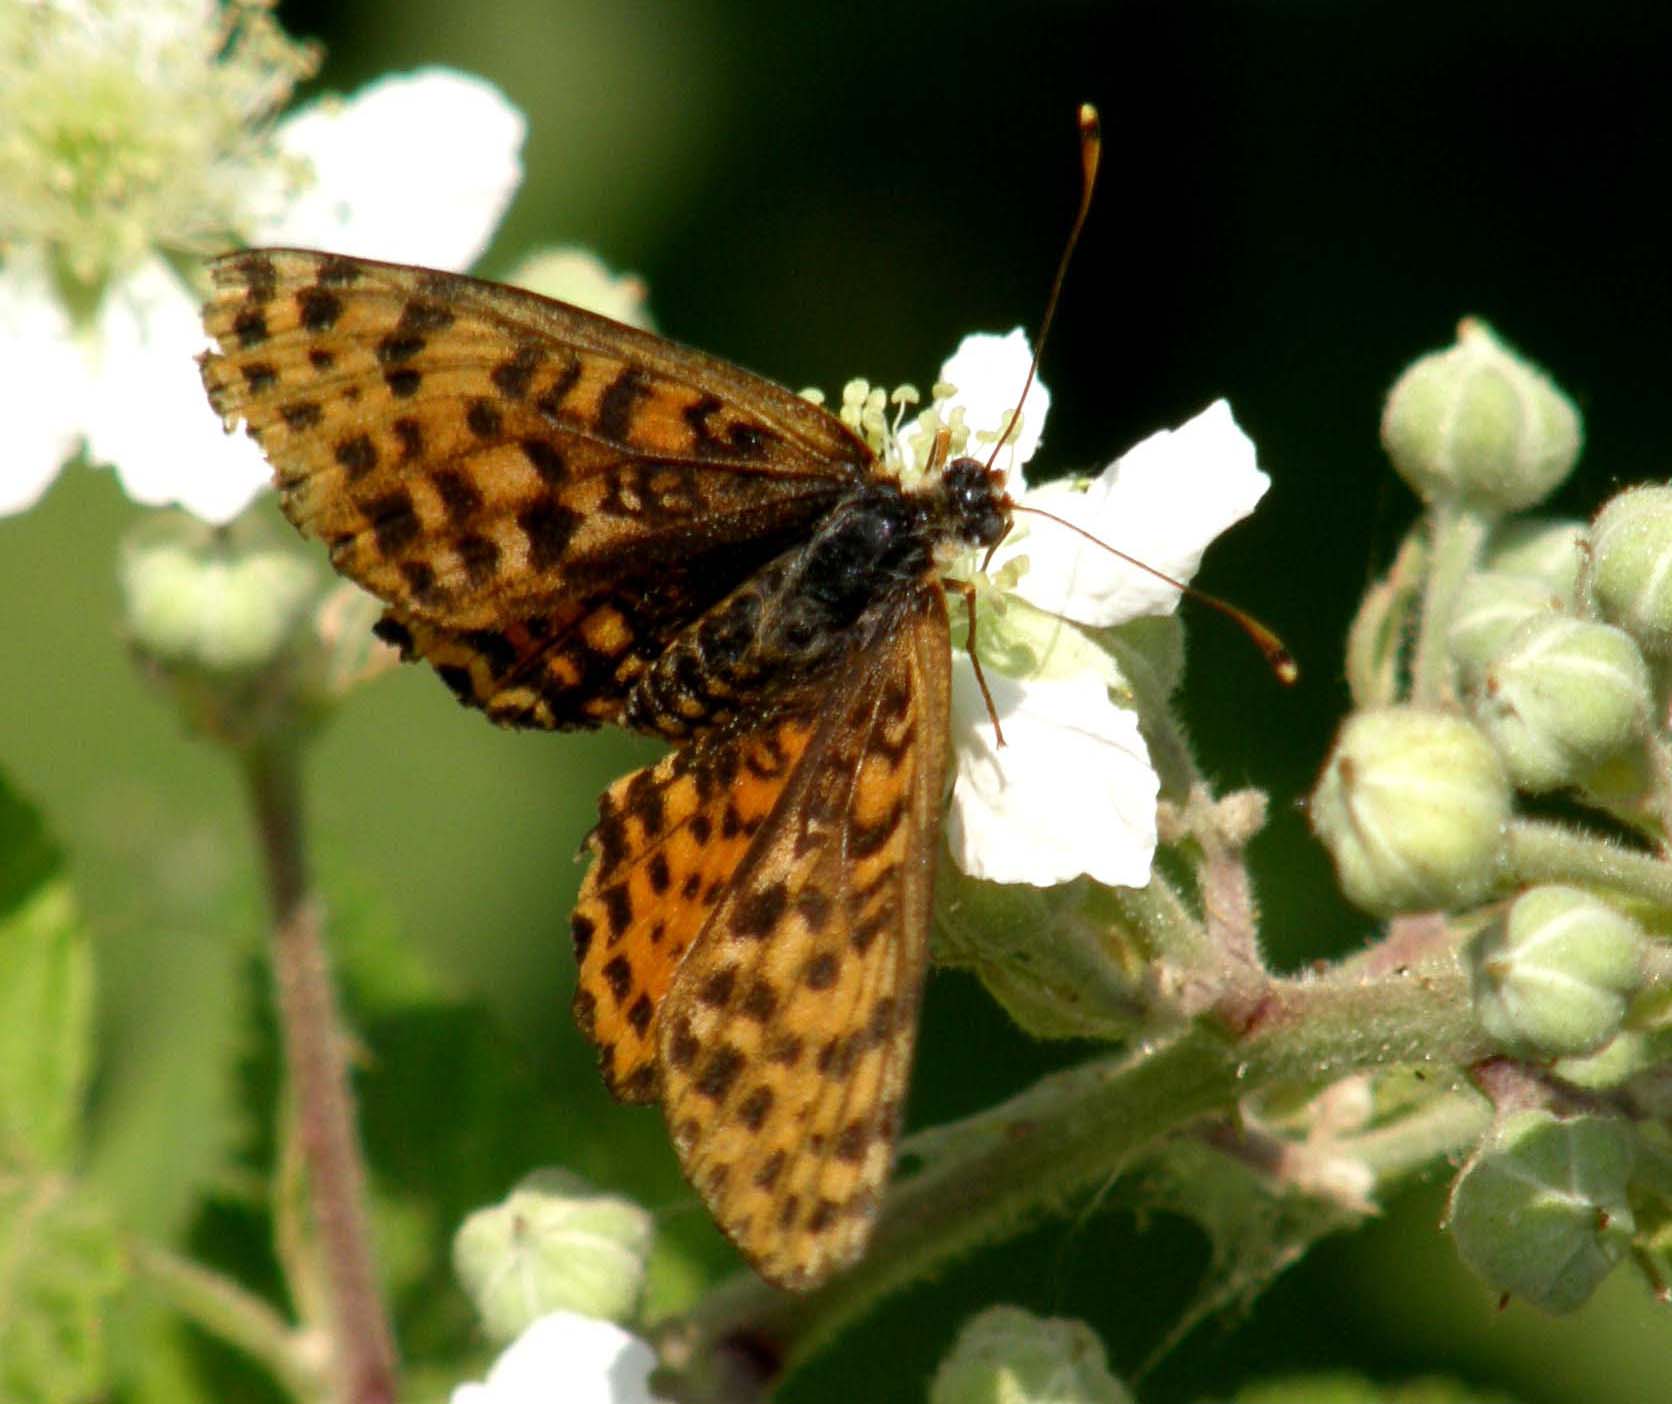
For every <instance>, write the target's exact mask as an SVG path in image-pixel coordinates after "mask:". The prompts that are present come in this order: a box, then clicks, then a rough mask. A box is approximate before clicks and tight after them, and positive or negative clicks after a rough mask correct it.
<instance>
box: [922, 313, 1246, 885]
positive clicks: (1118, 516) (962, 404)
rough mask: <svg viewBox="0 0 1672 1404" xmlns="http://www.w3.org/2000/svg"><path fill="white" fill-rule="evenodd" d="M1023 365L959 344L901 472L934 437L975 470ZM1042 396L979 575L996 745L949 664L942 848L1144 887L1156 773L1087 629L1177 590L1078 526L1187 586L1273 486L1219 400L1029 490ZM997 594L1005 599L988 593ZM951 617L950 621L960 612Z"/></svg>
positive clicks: (991, 861)
mask: <svg viewBox="0 0 1672 1404" xmlns="http://www.w3.org/2000/svg"><path fill="white" fill-rule="evenodd" d="M1030 359H1031V352H1030V351H1029V348H1028V344H1027V338H1026V337H1025V336H1024V335H1023V334H1022V333H1021V332H1020V331H1016V332H1012V333H1011V334H1010V335H1009V336H1007V337H997V336H990V335H983V336H972V337H968V338H966V339H965V341H964V343H963V344H962V345H961V346H960V347H959V349H958V352H957V354H956V355H954V356H953V358H952V359H951V360H949V361H948V362H947V363H946V364H945V366H943V367H942V371H941V379H942V380H943V381H944V382H948V383H949V384H950V385H951V386H952V387H954V393H952V394H950V395H947V394H937V397H936V400H935V403H934V405H933V406H932V408H931V409H930V410H929V411H928V412H927V413H925V414H924V415H923V416H920V417H919V419H918V420H915V421H913V422H912V423H911V424H909V425H905V426H902V427H901V429H900V430H899V431H898V434H897V435H895V436H894V437H895V440H896V450H895V451H896V452H897V454H898V455H899V457H900V459H901V460H902V463H901V467H902V471H903V472H905V473H906V475H907V476H908V477H909V476H910V474H911V473H912V472H914V471H918V470H920V467H921V464H922V462H923V458H924V456H925V455H926V454H927V452H928V445H929V444H930V443H931V442H932V440H933V437H934V432H935V430H936V429H938V428H941V427H943V426H944V427H949V428H953V429H955V430H956V429H958V428H960V427H961V428H963V429H966V430H968V436H967V439H966V440H964V441H963V442H960V441H959V438H955V439H954V442H953V451H954V452H955V453H957V452H963V453H968V454H970V455H971V456H974V457H980V458H982V459H985V458H986V457H987V456H988V455H990V454H991V452H992V447H991V446H992V445H993V444H994V443H996V442H997V439H998V435H999V433H1000V432H1001V431H1002V430H1003V429H1004V427H1005V426H1006V425H1007V424H1008V421H1009V418H1010V413H1011V411H1012V409H1013V408H1014V405H1015V400H1016V395H1017V393H1018V392H1019V390H1020V388H1021V385H1022V382H1023V380H1024V378H1025V377H1026V375H1027V370H1028V364H1029V361H1030ZM1048 404H1049V396H1048V395H1047V394H1046V393H1045V390H1044V387H1043V386H1041V385H1038V384H1037V383H1036V384H1035V385H1034V387H1033V389H1032V390H1031V391H1030V392H1029V394H1028V400H1027V404H1026V407H1025V410H1024V416H1023V422H1022V424H1021V425H1020V426H1019V428H1018V429H1017V430H1016V431H1015V433H1014V436H1013V437H1012V438H1011V439H1010V440H1009V441H1008V442H1007V443H1006V446H1005V448H1004V449H1003V450H1001V452H1000V455H999V458H998V460H997V462H998V466H999V467H1002V468H1005V469H1006V470H1007V473H1008V475H1009V477H1008V483H1009V488H1010V491H1011V494H1012V496H1013V498H1014V499H1015V503H1016V506H1017V509H1018V510H1017V513H1016V521H1015V527H1014V529H1013V530H1012V531H1011V533H1010V535H1009V536H1008V537H1007V538H1006V539H1005V540H1004V542H1003V543H1001V545H1000V546H999V549H998V550H997V551H996V552H995V553H994V557H993V560H992V561H991V562H990V563H989V564H988V565H987V567H986V571H985V574H984V575H980V572H981V567H982V562H981V561H980V560H979V559H977V558H974V557H971V558H970V559H969V560H968V561H966V562H965V563H963V564H962V565H961V566H960V567H958V568H955V570H954V572H953V573H954V574H955V575H957V576H959V577H961V578H969V577H978V585H981V586H982V587H984V588H982V589H981V591H980V594H979V595H978V601H977V605H976V649H977V652H978V654H979V656H980V658H981V662H982V668H983V672H984V673H985V675H986V679H987V684H988V688H989V690H990V692H991V694H992V703H993V710H994V712H996V713H997V716H998V721H999V727H1000V729H1001V730H1002V733H1003V737H1004V745H1002V746H1000V745H999V744H998V736H997V734H996V733H995V731H994V728H993V721H992V717H991V716H990V715H989V713H988V710H987V703H986V700H985V699H984V698H983V697H982V695H981V691H980V688H979V685H978V684H977V682H976V677H975V669H974V667H973V665H972V664H971V661H970V657H969V655H968V653H966V652H963V651H960V652H959V653H957V654H956V655H955V657H954V662H953V678H952V686H953V693H952V739H953V746H954V752H955V757H956V759H955V777H954V782H953V789H952V804H951V812H950V815H949V817H948V823H947V841H948V844H949V845H950V847H951V849H952V856H953V858H954V860H955V861H956V862H957V864H958V866H959V867H960V868H962V869H963V870H964V871H965V872H966V873H969V874H970V875H971V876H973V877H979V878H987V879H989V880H991V881H994V882H1016V883H1030V884H1032V885H1034V886H1039V887H1045V886H1052V885H1054V884H1056V883H1061V882H1067V881H1069V880H1070V879H1072V878H1074V877H1077V876H1079V875H1081V874H1086V875H1088V876H1090V877H1092V878H1095V879H1096V880H1097V881H1099V882H1102V883H1105V884H1108V885H1111V886H1125V887H1138V886H1142V885H1143V884H1144V883H1146V882H1147V881H1148V880H1149V871H1150V864H1151V862H1152V860H1153V858H1154V855H1155V842H1156V831H1155V801H1156V795H1157V794H1158V792H1159V789H1160V780H1159V778H1158V777H1157V775H1156V772H1155V768H1154V766H1153V765H1151V763H1150V759H1149V751H1148V748H1147V747H1146V746H1145V744H1144V741H1143V738H1142V737H1141V736H1140V734H1139V730H1138V715H1137V713H1136V711H1135V710H1133V708H1132V707H1131V706H1130V705H1129V699H1128V697H1127V689H1126V683H1125V680H1124V679H1123V678H1122V676H1121V674H1120V670H1119V668H1118V667H1117V666H1116V664H1115V662H1114V660H1113V658H1112V657H1111V656H1110V655H1109V654H1108V653H1107V652H1106V651H1105V650H1104V649H1103V648H1102V647H1101V646H1099V644H1098V643H1097V642H1096V641H1095V640H1094V639H1093V638H1091V637H1090V636H1088V635H1087V634H1086V633H1085V632H1084V628H1082V627H1081V626H1084V627H1085V628H1091V629H1108V628H1112V627H1114V626H1115V625H1118V624H1123V623H1126V622H1128V621H1130V620H1132V619H1136V618H1138V617H1140V616H1142V615H1146V614H1165V613H1170V612H1171V611H1172V610H1173V609H1174V608H1176V606H1177V604H1178V595H1179V592H1178V591H1177V590H1175V589H1174V588H1173V587H1172V586H1170V585H1168V584H1166V583H1165V582H1163V581H1160V580H1157V579H1156V578H1155V577H1154V576H1153V575H1150V574H1148V573H1146V572H1145V571H1143V570H1141V569H1139V568H1137V567H1135V566H1132V565H1129V564H1127V563H1126V562H1123V561H1121V560H1120V559H1119V558H1118V557H1116V556H1113V555H1111V554H1110V553H1109V552H1108V551H1105V550H1102V549H1100V548H1099V547H1098V546H1096V545H1094V544H1093V543H1091V542H1089V541H1087V540H1086V539H1085V538H1084V537H1082V536H1080V535H1079V534H1077V533H1076V532H1074V531H1071V530H1069V529H1067V528H1064V527H1062V526H1059V525H1058V524H1057V523H1055V522H1052V521H1049V520H1047V519H1045V518H1043V517H1037V516H1031V515H1029V512H1028V510H1027V509H1029V508H1038V509H1043V510H1045V511H1048V512H1051V513H1053V514H1055V515H1056V516H1059V517H1062V518H1064V519H1066V520H1068V521H1070V522H1072V523H1073V524H1074V525H1075V526H1077V527H1079V528H1081V529H1082V530H1084V531H1086V532H1089V533H1090V534H1091V535H1092V536H1094V537H1096V538H1097V539H1098V540H1100V541H1103V542H1106V543H1108V544H1109V545H1111V546H1114V547H1116V548H1118V549H1120V550H1122V551H1125V552H1126V553H1128V554H1129V555H1131V556H1133V557H1135V558H1137V559H1138V560H1141V561H1143V562H1145V563H1146V564H1148V565H1151V566H1153V567H1155V569H1157V570H1160V571H1163V572H1165V573H1166V574H1167V575H1170V576H1172V577H1173V578H1174V579H1176V580H1180V581H1188V580H1189V579H1190V577H1191V576H1192V575H1193V574H1194V573H1195V571H1196V568H1197V566H1198V565H1199V564H1200V563H1201V558H1202V552H1203V551H1204V550H1205V549H1206V547H1207V545H1208V543H1209V542H1210V541H1212V540H1213V538H1214V537H1215V536H1217V535H1218V534H1219V533H1220V532H1221V531H1223V530H1224V529H1225V528H1226V527H1228V526H1230V525H1231V524H1232V523H1233V522H1236V521H1238V520H1240V519H1241V518H1243V517H1245V516H1247V515H1248V513H1249V512H1251V511H1252V510H1253V509H1254V505H1255V503H1257V502H1258V501H1259V499H1260V497H1261V495H1262V494H1263V493H1264V492H1265V490H1266V488H1267V487H1268V486H1269V481H1270V480H1269V479H1268V478H1267V477H1266V475H1265V474H1264V473H1262V472H1260V471H1259V469H1258V468H1257V467H1256V465H1255V461H1254V446H1253V444H1252V443H1250V442H1249V440H1248V438H1247V437H1246V436H1245V435H1244V434H1243V433H1242V431H1241V430H1240V429H1238V428H1237V426H1236V423H1235V421H1234V420H1233V419H1232V418H1231V411H1230V407H1229V406H1228V405H1226V404H1225V403H1224V401H1219V402H1217V403H1216V404H1213V405H1211V406H1210V407H1209V408H1208V409H1206V410H1204V411H1203V412H1202V413H1201V414H1199V415H1197V416H1196V418H1194V419H1192V420H1190V421H1189V422H1188V423H1186V424H1184V425H1183V426H1181V427H1180V428H1178V429H1175V430H1163V431H1161V432H1160V433H1157V434H1154V435H1152V436H1151V437H1150V438H1148V439H1146V440H1144V442H1142V443H1141V444H1139V445H1137V447H1135V448H1133V449H1131V450H1130V451H1129V452H1127V453H1126V454H1124V455H1122V457H1120V458H1119V459H1117V460H1116V461H1115V462H1114V463H1112V464H1110V465H1109V467H1108V468H1106V469H1105V470H1104V471H1103V473H1102V474H1100V475H1099V476H1098V477H1097V478H1095V479H1093V480H1092V481H1090V482H1089V483H1088V482H1084V481H1080V482H1055V483H1048V484H1046V485H1044V486H1042V487H1038V488H1032V487H1029V486H1028V485H1027V481H1026V477H1025V474H1024V465H1025V464H1026V462H1027V461H1028V459H1029V458H1030V457H1031V456H1032V455H1033V453H1034V452H1035V450H1036V449H1037V448H1038V446H1039V442H1040V438H1041V434H1042V430H1043V427H1044V426H1043V419H1044V411H1045V409H1046V407H1047V406H1048ZM994 586H997V587H999V588H998V589H995V588H993V587H994ZM953 609H954V614H955V616H956V613H957V611H958V605H957V603H956V602H955V603H954V606H953Z"/></svg>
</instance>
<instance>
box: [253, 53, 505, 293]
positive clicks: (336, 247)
mask: <svg viewBox="0 0 1672 1404" xmlns="http://www.w3.org/2000/svg"><path fill="white" fill-rule="evenodd" d="M525 131H526V123H525V122H524V120H523V117H522V114H521V113H519V112H518V111H517V110H516V109H515V108H514V107H512V106H511V105H510V104H509V103H508V102H506V101H505V99H504V98H503V97H502V96H501V95H500V93H499V90H498V89H497V88H495V87H494V86H493V85H492V84H491V83H487V82H484V81H483V80H481V79H479V78H472V77H470V76H468V75H466V74H463V73H454V72H452V71H450V70H447V69H441V68H430V69H424V70H422V71H420V72H417V73H411V74H402V75H399V76H396V77H391V78H384V79H381V80H380V81H378V82H376V83H372V84H370V85H368V86H367V87H365V88H363V89H361V90H360V92H359V93H357V94H356V95H355V96H354V97H353V98H351V99H349V100H347V101H342V100H338V99H326V100H323V101H320V102H316V103H313V104H311V105H310V106H308V107H304V108H301V109H299V110H298V111H297V112H296V113H295V114H294V115H293V116H291V117H288V118H286V119H285V120H284V121H283V122H281V123H280V124H279V128H278V133H277V135H278V139H279V144H280V146H281V148H282V149H283V150H284V151H285V152H286V153H287V154H289V155H292V156H301V157H304V158H306V159H307V160H308V161H309V162H310V163H311V164H312V167H313V171H314V175H315V177H316V182H315V183H314V184H313V185H311V186H310V187H309V188H308V189H307V190H306V191H304V192H303V193H302V195H301V196H300V197H299V198H293V199H289V200H283V201H280V203H281V204H282V208H279V209H274V210H270V211H269V213H268V215H267V217H266V218H264V219H260V220H259V221H258V226H257V227H256V228H255V229H253V230H252V231H251V242H252V243H256V244H294V245H299V246H301V247H304V248H324V249H330V250H331V251H332V252H334V253H346V254H354V255H357V256H359V257H361V258H380V259H386V260H388V261H390V262H394V263H419V264H426V265H428V266H430V267H434V268H451V269H456V270H462V269H465V268H468V267H469V266H470V265H471V264H472V263H474V262H475V261H476V258H477V256H478V255H479V254H480V253H481V252H482V250H483V249H484V248H485V247H487V242H488V239H489V238H490V237H491V236H492V234H493V231H494V228H495V226H496V225H497V224H498V223H499V217H500V215H501V214H503V213H504V211H505V207H506V205H507V204H509V203H510V199H511V196H512V195H513V194H514V193H515V192H516V188H517V185H518V183H519V182H520V181H521V180H522V161H521V152H522V143H523V136H524V133H525Z"/></svg>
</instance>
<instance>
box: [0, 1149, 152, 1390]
mask: <svg viewBox="0 0 1672 1404" xmlns="http://www.w3.org/2000/svg"><path fill="white" fill-rule="evenodd" d="M123 1282H124V1273H123V1266H122V1255H121V1251H120V1248H119V1244H118V1240H117V1236H116V1230H115V1228H114V1226H113V1225H112V1224H111V1223H110V1222H109V1221H108V1219H107V1218H106V1217H105V1215H104V1214H103V1212H102V1211H101V1210H99V1209H98V1208H97V1207H96V1206H94V1205H93V1204H92V1203H91V1202H90V1201H88V1200H86V1199H85V1198H82V1197H80V1196H79V1195H78V1193H77V1191H76V1190H74V1189H73V1188H72V1187H71V1185H70V1183H69V1182H68V1181H66V1180H62V1179H58V1178H53V1177H44V1176H42V1177H30V1176H22V1175H16V1176H0V1399H4V1400H6V1401H7V1404H59V1401H63V1404H80V1401H84V1400H87V1399H92V1398H95V1397H97V1396H99V1395H101V1394H104V1393H106V1392H107V1386H108V1378H109V1377H108V1371H107V1368H106V1358H105V1349H104V1344H105V1332H104V1320H105V1316H106V1313H107V1310H108V1308H109V1306H110V1303H111V1300H112V1298H114V1296H115V1295H116V1293H117V1292H118V1290H119V1289H120V1288H121V1287H122V1285H123Z"/></svg>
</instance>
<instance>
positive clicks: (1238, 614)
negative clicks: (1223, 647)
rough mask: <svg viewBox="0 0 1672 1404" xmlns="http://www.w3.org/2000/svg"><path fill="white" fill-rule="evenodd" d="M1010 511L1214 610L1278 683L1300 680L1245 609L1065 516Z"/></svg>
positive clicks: (1019, 508) (1291, 660)
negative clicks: (1040, 520) (1070, 535)
mask: <svg viewBox="0 0 1672 1404" xmlns="http://www.w3.org/2000/svg"><path fill="white" fill-rule="evenodd" d="M1011 510H1012V511H1015V512H1030V513H1032V514H1033V515H1034V516H1036V517H1044V518H1045V519H1046V520H1047V521H1052V522H1055V523H1056V524H1057V525H1058V526H1060V527H1067V528H1068V530H1070V531H1072V532H1074V533H1075V534H1076V535H1078V536H1083V537H1085V539H1086V540H1087V541H1089V542H1091V543H1092V544H1093V545H1094V546H1101V547H1102V548H1103V549H1104V550H1105V551H1107V552H1108V553H1109V554H1110V555H1111V556H1119V557H1120V559H1121V560H1123V561H1125V562H1126V563H1127V564H1128V565H1129V566H1134V567H1136V568H1137V569H1138V570H1141V571H1143V572H1144V573H1145V574H1146V575H1153V576H1154V577H1155V578H1156V579H1157V580H1160V581H1162V582H1164V583H1165V584H1168V585H1171V586H1172V587H1173V588H1174V589H1175V590H1177V591H1178V592H1179V593H1180V594H1181V595H1188V596H1189V597H1190V598H1191V599H1193V600H1195V601H1197V602H1198V603H1200V604H1205V605H1206V606H1207V607H1208V608H1209V609H1216V610H1218V611H1219V612H1220V613H1221V614H1223V615H1224V616H1225V617H1226V618H1227V619H1229V620H1230V621H1231V622H1232V623H1233V624H1235V625H1236V626H1237V627H1238V628H1239V629H1241V630H1242V631H1243V633H1245V634H1247V635H1248V637H1249V638H1250V639H1251V640H1253V643H1254V647H1255V648H1257V649H1259V650H1260V652H1261V653H1263V654H1264V655H1265V658H1266V662H1267V663H1269V664H1270V665H1271V670H1272V672H1273V673H1275V674H1276V675H1277V680H1278V681H1279V682H1280V683H1283V684H1284V685H1285V686H1288V685H1290V684H1292V683H1294V682H1296V681H1298V680H1299V678H1300V665H1299V664H1297V663H1296V662H1295V656H1294V654H1292V653H1290V652H1289V650H1288V648H1287V647H1286V646H1285V645H1284V643H1283V640H1282V639H1280V638H1278V637H1277V634H1276V632H1275V631H1273V630H1271V629H1268V628H1267V627H1266V626H1265V625H1264V624H1262V623H1261V622H1260V621H1259V620H1258V619H1256V618H1255V617H1254V616H1253V615H1252V614H1250V613H1249V612H1248V611H1247V610H1245V609H1238V608H1237V607H1236V606H1235V605H1234V604H1232V603H1231V602H1230V601H1229V600H1222V599H1220V598H1219V596H1218V595H1210V594H1208V592H1207V591H1206V590H1198V589H1197V588H1196V587H1195V586H1194V585H1186V584H1185V583H1184V582H1183V581H1182V580H1174V579H1173V577H1172V576H1170V575H1168V574H1167V573H1166V571H1163V570H1157V569H1156V568H1155V567H1154V566H1152V565H1148V564H1146V563H1145V562H1143V561H1141V560H1139V559H1138V558H1137V557H1136V556H1129V555H1127V554H1126V552H1125V551H1123V550H1121V549H1120V548H1119V547H1118V546H1111V545H1110V544H1109V543H1108V542H1107V541H1105V540H1103V538H1102V537H1099V536H1093V535H1092V534H1091V533H1090V532H1089V531H1087V530H1086V529H1085V528H1084V527H1081V526H1075V525H1074V523H1073V522H1071V521H1069V520H1068V519H1067V518H1065V517H1059V516H1058V515H1057V514H1056V513H1055V512H1047V511H1046V510H1045V509H1044V508H1043V507H1028V506H1025V505H1023V504H1022V503H1020V502H1017V503H1013V504H1012V506H1011Z"/></svg>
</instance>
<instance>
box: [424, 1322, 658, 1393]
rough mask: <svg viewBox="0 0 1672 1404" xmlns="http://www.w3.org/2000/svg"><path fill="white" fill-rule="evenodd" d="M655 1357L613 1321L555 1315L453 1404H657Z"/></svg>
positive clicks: (464, 1387) (525, 1335)
mask: <svg viewBox="0 0 1672 1404" xmlns="http://www.w3.org/2000/svg"><path fill="white" fill-rule="evenodd" d="M655 1368H656V1356H655V1355H654V1353H652V1351H651V1349H650V1347H649V1346H648V1345H646V1344H645V1343H644V1342H643V1341H641V1340H640V1339H639V1338H638V1337H637V1336H634V1335H631V1334H629V1333H628V1332H626V1331H623V1330H622V1329H621V1327H619V1326H617V1325H614V1324H613V1323H612V1322H609V1321H599V1320H598V1319H597V1318H596V1317H591V1316H581V1315H579V1314H578V1313H576V1312H572V1311H554V1312H552V1313H551V1314H550V1315H547V1316H542V1317H541V1318H540V1319H539V1320H538V1321H536V1322H535V1323H534V1324H533V1325H532V1326H530V1327H529V1328H528V1329H527V1330H526V1331H524V1332H523V1333H522V1335H520V1336H518V1337H517V1339H516V1340H515V1341H514V1342H513V1343H512V1344H511V1345H510V1346H509V1347H508V1348H507V1349H506V1351H505V1353H504V1354H503V1355H501V1356H500V1357H499V1359H498V1360H496V1361H495V1362H494V1365H493V1368H492V1369H491V1370H489V1371H488V1377H487V1379H486V1380H484V1381H483V1382H482V1383H481V1384H463V1385H460V1386H459V1387H458V1388H457V1389H455V1390H454V1391H453V1397H452V1404H656V1400H657V1398H658V1396H656V1395H654V1394H652V1393H651V1392H650V1372H651V1371H652V1370H654V1369H655Z"/></svg>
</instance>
